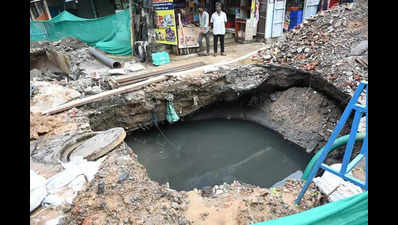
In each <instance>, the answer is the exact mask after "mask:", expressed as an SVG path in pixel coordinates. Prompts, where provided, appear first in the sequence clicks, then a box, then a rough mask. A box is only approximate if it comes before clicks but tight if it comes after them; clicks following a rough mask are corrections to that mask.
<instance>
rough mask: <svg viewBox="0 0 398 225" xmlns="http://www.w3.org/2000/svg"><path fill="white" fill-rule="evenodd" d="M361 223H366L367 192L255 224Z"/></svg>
mask: <svg viewBox="0 0 398 225" xmlns="http://www.w3.org/2000/svg"><path fill="white" fill-rule="evenodd" d="M282 224H283V225H362V224H368V192H367V191H366V192H364V193H361V194H358V195H354V196H352V197H349V198H345V199H341V200H339V201H335V202H331V203H328V204H326V205H323V206H319V207H316V208H313V209H310V210H307V211H304V212H301V213H298V214H294V215H291V216H287V217H282V218H278V219H275V220H270V221H266V222H262V223H258V224H256V225H282Z"/></svg>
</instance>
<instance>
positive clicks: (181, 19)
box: [153, 0, 259, 55]
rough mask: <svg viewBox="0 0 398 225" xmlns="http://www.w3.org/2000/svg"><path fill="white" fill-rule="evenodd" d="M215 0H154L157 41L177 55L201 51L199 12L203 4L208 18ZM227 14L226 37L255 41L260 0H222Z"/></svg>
mask: <svg viewBox="0 0 398 225" xmlns="http://www.w3.org/2000/svg"><path fill="white" fill-rule="evenodd" d="M216 2H217V1H214V0H174V1H173V0H153V6H154V9H155V12H156V13H155V14H156V16H155V17H156V19H155V21H156V27H155V32H156V42H158V43H162V44H168V45H172V46H173V52H174V53H175V54H178V55H181V54H190V53H192V52H196V51H197V50H198V47H199V45H198V38H199V32H200V29H199V11H198V6H199V5H202V6H204V7H205V9H206V11H207V12H208V13H209V17H211V15H212V14H213V13H214V12H215V11H216V10H215V4H216ZM219 2H221V3H222V5H223V7H222V10H223V11H224V12H225V13H226V14H227V21H228V22H227V24H226V37H225V38H226V39H228V38H234V39H235V41H236V42H245V41H250V40H253V37H254V36H255V35H256V30H257V23H258V18H259V10H258V8H259V0H220V1H219Z"/></svg>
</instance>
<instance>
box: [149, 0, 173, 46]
mask: <svg viewBox="0 0 398 225" xmlns="http://www.w3.org/2000/svg"><path fill="white" fill-rule="evenodd" d="M153 6H154V8H155V12H156V16H157V17H156V18H157V19H156V24H155V25H156V29H155V40H156V42H157V43H161V44H169V45H177V32H176V22H175V15H174V6H173V0H153Z"/></svg>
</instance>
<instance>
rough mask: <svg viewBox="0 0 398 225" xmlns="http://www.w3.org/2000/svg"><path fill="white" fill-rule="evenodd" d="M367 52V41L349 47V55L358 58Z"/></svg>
mask: <svg viewBox="0 0 398 225" xmlns="http://www.w3.org/2000/svg"><path fill="white" fill-rule="evenodd" d="M367 50H368V40H363V41H360V42H359V43H356V44H354V45H353V46H352V47H351V52H350V55H352V56H360V55H362V54H363V53H365V52H366V51H367Z"/></svg>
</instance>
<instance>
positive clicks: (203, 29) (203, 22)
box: [198, 6, 210, 56]
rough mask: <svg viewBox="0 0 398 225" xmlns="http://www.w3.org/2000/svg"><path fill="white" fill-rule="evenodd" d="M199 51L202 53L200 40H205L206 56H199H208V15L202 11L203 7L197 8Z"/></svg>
mask: <svg viewBox="0 0 398 225" xmlns="http://www.w3.org/2000/svg"><path fill="white" fill-rule="evenodd" d="M198 9H199V27H200V33H199V51H200V52H202V40H203V38H205V39H206V50H207V52H206V54H202V53H199V55H205V56H207V55H209V53H210V43H209V42H210V41H209V14H208V13H207V12H206V11H205V10H204V8H203V6H199V8H198Z"/></svg>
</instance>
